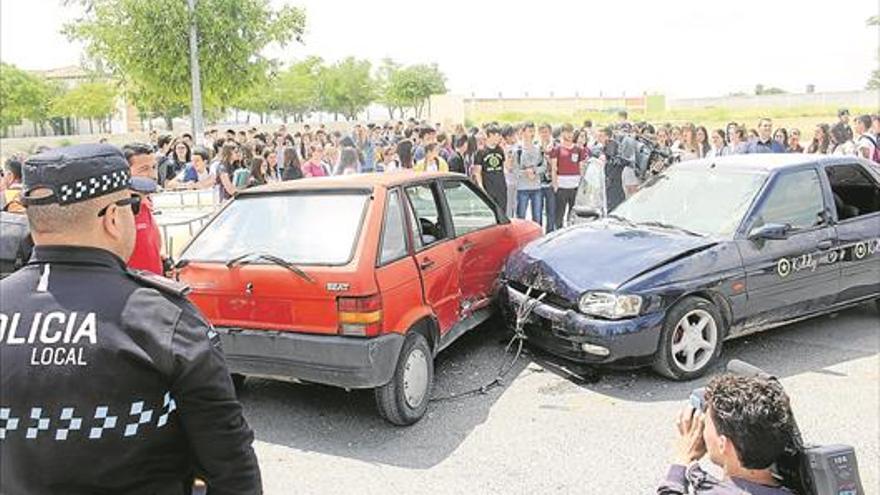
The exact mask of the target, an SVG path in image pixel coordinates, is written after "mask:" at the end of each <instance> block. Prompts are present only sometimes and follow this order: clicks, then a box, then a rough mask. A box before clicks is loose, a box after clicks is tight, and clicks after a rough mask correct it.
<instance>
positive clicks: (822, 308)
mask: <svg viewBox="0 0 880 495" xmlns="http://www.w3.org/2000/svg"><path fill="white" fill-rule="evenodd" d="M878 184H880V173H878V168H877V167H876V165H875V164H872V163H871V162H868V161H864V160H861V159H857V158H855V157H836V156H835V157H827V156H816V155H791V154H790V155H768V154H763V155H741V156H731V157H724V158H717V159H711V160H698V161H693V162H686V163H681V164H678V165H675V166H674V167H672V168H671V169H669V170H668V171H667V172H665V173H664V174H662V175H660V176H658V177H655V178H654V179H652V180H651V181H649V182H647V183H646V184H645V185H644V186H643V188H642V189H641V190H640V191H639V192H638V193H636V194H635V195H634V196H632V197H631V198H630V199H628V200H627V201H626V202H625V203H623V204H622V205H620V206H619V207H618V208H617V209H615V210H614V211H613V212H612V213H611V215H609V216H608V217H606V218H604V219H601V220H596V221H594V222H589V223H585V224H581V225H576V226H573V227H570V228H567V229H564V230H562V231H558V232H554V233H553V234H551V235H548V236H546V237H543V238H541V239H538V240H536V241H533V242H532V243H530V244H528V245H527V246H526V247H525V248H523V250H521V251H519V252H518V253H516V254H514V255H513V256H511V258H510V259H509V260H508V262H507V265H506V268H505V280H506V284H507V296H508V301H509V304H510V305H511V306H513V307H514V308H516V307H519V306H520V305H521V304H522V303H523V301H525V300H526V299H540V302H539V303H537V304H536V305H535V307H534V310H533V311H532V313H531V314H530V316H529V318H528V320H527V321H526V324H525V326H524V330H525V333H526V335H527V336H528V338H529V340H530V341H531V342H532V343H533V344H535V345H537V346H538V347H541V348H544V349H545V350H547V351H549V352H551V353H553V354H557V355H560V356H562V357H565V358H568V359H571V360H576V361H579V362H586V363H612V362H613V363H617V364H625V365H642V364H650V365H653V367H654V368H655V369H656V370H657V371H658V372H660V373H661V374H663V375H666V376H668V377H670V378H673V379H677V380H688V379H691V378H695V377H697V376H700V375H701V374H703V373H704V372H705V371H706V370H707V369H708V368H709V367H710V366H711V365H712V363H713V362H714V361H715V360H716V359H717V358H718V356H719V354H720V352H721V346H722V342H723V341H724V340H725V339H728V338H731V337H737V336H741V335H743V334H746V333H751V332H756V331H760V330H765V329H768V328H771V327H775V326H779V325H784V324H787V323H791V322H794V321H797V320H801V319H804V318H809V317H813V316H817V315H821V314H824V313H828V312H831V311H836V310H839V309H841V308H843V307H845V306H849V305H853V304H857V303H860V302H863V301H867V300H877V299H878V298H880V185H878Z"/></svg>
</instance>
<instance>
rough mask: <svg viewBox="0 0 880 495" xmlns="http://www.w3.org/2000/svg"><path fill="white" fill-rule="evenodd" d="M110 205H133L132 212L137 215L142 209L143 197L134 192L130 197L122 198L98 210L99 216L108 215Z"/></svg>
mask: <svg viewBox="0 0 880 495" xmlns="http://www.w3.org/2000/svg"><path fill="white" fill-rule="evenodd" d="M110 205H116V206H120V207H122V206H125V205H131V212H132V214H134V215H137V214H138V213H139V212H140V211H141V197H140V196H138V195H137V194H132V195H131V197H128V198H125V199H120V200H119V201H114V202H112V203H110V204H109V205H107V206H105V207H103V208H101V209H100V210H98V216H99V217H103V216H104V215H106V214H107V209H108V208H110Z"/></svg>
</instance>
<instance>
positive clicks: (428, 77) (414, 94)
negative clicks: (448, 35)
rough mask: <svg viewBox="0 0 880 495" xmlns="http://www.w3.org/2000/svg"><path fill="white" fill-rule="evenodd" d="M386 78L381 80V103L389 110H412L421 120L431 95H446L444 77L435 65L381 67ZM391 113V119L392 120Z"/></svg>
mask: <svg viewBox="0 0 880 495" xmlns="http://www.w3.org/2000/svg"><path fill="white" fill-rule="evenodd" d="M383 69H385V70H386V73H384V74H382V76H385V77H387V78H385V79H383V86H382V89H383V92H382V101H383V103H385V105H386V106H389V108H399V109H401V114H402V113H403V111H402V109H403V108H407V107H408V108H412V109H413V110H414V111H415V114H416V117H417V118H421V116H422V113H423V112H424V109H425V107H426V106H427V103H428V101H429V99H430V98H431V95H436V94H443V93H446V76H444V75H443V73H442V72H440V69H439V68H438V67H437V65H436V64H431V65H424V64H419V65H411V66H407V67H403V68H401V67H397V66H394V65H390V64H389V65H386V66H385V67H383ZM393 117H394V116H393V112H392V118H393Z"/></svg>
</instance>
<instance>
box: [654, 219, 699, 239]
mask: <svg viewBox="0 0 880 495" xmlns="http://www.w3.org/2000/svg"><path fill="white" fill-rule="evenodd" d="M639 225H647V226H648V227H660V228H661V229H670V230H678V231H679V232H684V233H685V234H687V235H692V236H694V237H705V236H704V235H703V234H700V233H697V232H694V231H693V230H688V229H686V228H684V227H679V226H678V225H671V224H668V223H663V222H658V221H656V220H654V221H650V222H639Z"/></svg>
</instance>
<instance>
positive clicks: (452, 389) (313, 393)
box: [241, 320, 528, 469]
mask: <svg viewBox="0 0 880 495" xmlns="http://www.w3.org/2000/svg"><path fill="white" fill-rule="evenodd" d="M507 337H508V334H507V332H506V331H505V330H504V329H503V328H502V327H500V326H499V325H497V324H495V325H492V324H491V320H490V323H488V324H485V325H483V326H481V327H479V328H477V329H476V330H475V331H472V332H469V333H468V334H466V335H464V336H463V337H461V338H460V339H459V340H458V341H456V342H455V343H454V344H453V345H452V346H450V347H449V348H448V349H446V350H444V351H443V352H442V353H441V354H440V355H439V356H438V358H437V361H436V363H435V382H434V396H435V397H439V396H448V395H452V394H457V393H459V392H462V391H465V390H470V389H473V388H479V387H481V386H483V385H485V384H486V383H488V382H490V381H492V380H493V379H494V378H495V377H496V375H497V372H498V369H499V367H500V366H501V365H502V364H505V363H508V362H509V361H510V359H511V358H512V357H513V356H512V354H505V353H504V345H505V344H506V341H504V339H506V338H507ZM527 365H528V360H527V359H520V360H519V361H518V362H517V363H516V364H515V365H514V367H513V369H511V371H510V373H509V374H508V375H507V376H508V378H509V380H506V381H504V382H503V383H502V384H501V385H500V386H498V387H495V388H494V389H492V390H491V391H489V392H488V393H486V394H478V395H475V396H473V397H469V398H462V399H457V400H450V401H441V402H433V403H432V404H431V405H430V406H429V408H428V413H427V414H426V416H425V417H424V418H423V419H422V420H421V421H420V422H419V423H417V424H415V425H413V426H410V427H405V428H401V427H395V426H393V425H390V424H388V423H387V422H385V421H384V420H383V419H382V418H380V417H379V416H378V413H377V412H376V408H375V405H374V401H373V393H372V391H368V390H355V391H351V392H346V391H344V390H342V389H337V388H333V387H325V386H320V385H299V384H293V383H285V382H276V381H270V380H258V379H248V382H247V385H246V387H245V389H244V390H243V391H242V393H241V402H242V405H243V406H244V413H245V417H246V418H247V420H248V422H249V423H250V425H251V427H252V428H253V429H254V432H255V434H256V437H257V440H261V441H264V442H268V443H272V444H275V445H284V446H289V447H293V448H296V449H299V450H304V451H314V452H319V453H322V454H329V455H335V456H342V457H348V458H354V459H360V460H363V461H366V462H373V463H380V464H388V465H393V466H400V467H408V468H416V469H427V468H430V467H432V466H434V465H436V464H438V463H440V462H441V461H443V460H444V459H446V458H447V457H448V456H449V455H450V454H451V453H452V452H453V451H455V449H456V448H458V446H459V445H460V444H461V442H462V441H464V439H465V438H467V436H468V435H469V434H470V433H471V432H472V431H473V430H474V428H475V427H477V426H478V425H480V424H481V423H483V422H484V421H485V420H486V418H487V416H488V414H489V410H490V409H491V407H492V406H493V404H494V403H495V401H497V400H498V398H500V397H501V395H502V394H503V393H504V390H505V389H506V388H507V387H508V386H509V383H510V380H513V379H514V378H515V377H516V376H517V375H519V374H520V373H521V372H522V371H523V369H525V367H526V366H527Z"/></svg>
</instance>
